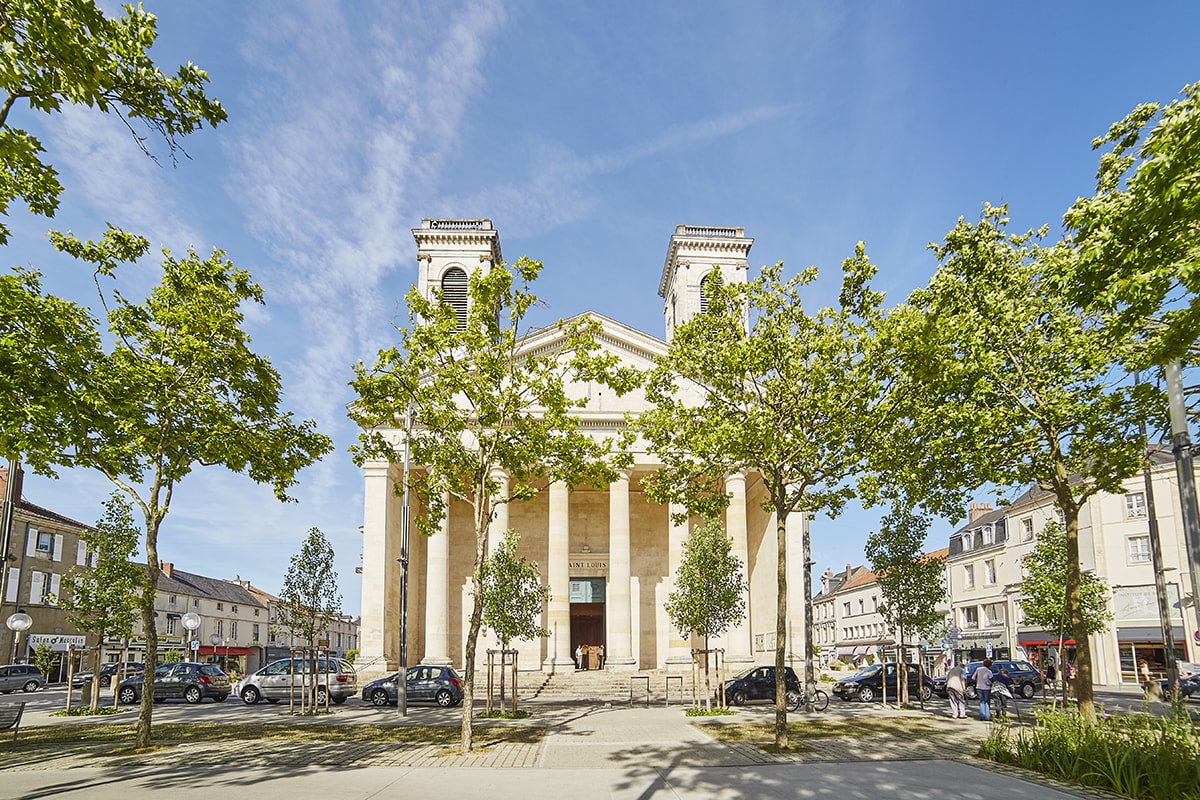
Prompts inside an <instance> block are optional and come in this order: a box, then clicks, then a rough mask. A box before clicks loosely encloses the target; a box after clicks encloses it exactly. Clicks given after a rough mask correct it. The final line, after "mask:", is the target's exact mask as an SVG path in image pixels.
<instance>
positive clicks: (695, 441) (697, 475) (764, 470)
mask: <svg viewBox="0 0 1200 800" xmlns="http://www.w3.org/2000/svg"><path fill="white" fill-rule="evenodd" d="M875 271H876V269H875V266H874V265H872V264H871V263H870V262H869V261H868V260H867V256H866V251H865V247H864V246H863V244H862V243H861V242H860V243H859V244H858V246H857V248H856V251H855V255H854V256H853V257H852V258H848V259H846V260H845V261H844V262H843V264H842V284H841V292H840V293H839V295H838V304H837V305H836V306H831V307H825V308H820V309H817V310H815V311H813V312H812V313H809V312H808V311H806V310H805V307H804V303H803V302H802V298H801V294H802V292H804V291H805V290H806V287H808V286H809V284H811V283H812V282H813V281H814V280H815V279H816V277H817V270H816V268H815V267H814V268H811V269H808V270H805V271H804V272H803V273H801V274H800V275H799V276H797V277H794V278H791V279H784V277H783V265H782V263H779V264H776V265H775V266H773V267H766V268H764V269H763V270H762V272H761V274H760V275H759V276H758V277H757V278H755V279H754V280H753V281H751V282H749V283H730V284H722V283H720V282H719V281H715V280H710V281H707V282H706V291H707V292H708V295H707V296H708V298H709V301H708V305H707V311H706V312H705V313H701V314H699V315H697V316H696V317H694V318H692V319H691V320H689V321H688V322H686V323H685V324H683V325H680V326H679V327H677V328H676V329H675V333H674V336H673V337H672V339H671V343H670V350H669V353H668V354H667V356H665V357H664V358H662V359H661V360H660V362H659V364H658V365H657V366H656V367H655V369H654V370H653V371H652V373H651V374H650V375H649V376H648V380H647V382H646V396H647V399H648V400H650V401H651V402H652V403H653V404H654V407H653V408H652V409H650V410H649V411H646V412H644V413H643V414H642V415H641V417H640V419H639V420H638V423H637V427H638V429H639V430H640V431H641V432H642V433H643V435H644V436H645V438H646V439H647V441H648V442H649V446H650V449H651V450H652V451H653V452H654V453H655V454H657V455H658V456H659V458H660V459H661V460H662V462H663V468H662V469H661V470H660V471H658V472H656V473H655V474H653V475H651V476H649V477H648V478H647V479H646V480H645V481H644V485H645V486H646V487H647V491H648V493H649V494H650V496H651V497H653V498H654V499H656V500H659V501H660V502H665V501H668V500H674V501H677V502H682V503H683V504H685V505H686V506H687V507H688V509H689V510H690V511H692V512H694V513H699V514H701V515H704V516H708V517H715V516H716V515H717V514H719V513H720V511H721V509H722V508H724V506H725V505H726V504H727V503H728V496H727V495H726V494H725V488H724V480H725V476H726V475H729V474H731V473H733V472H738V471H747V472H756V473H758V475H759V476H761V478H762V481H763V484H764V486H765V489H766V500H765V501H764V504H763V508H764V509H765V510H767V511H768V512H770V513H773V514H774V515H775V524H776V548H777V553H778V574H777V581H776V586H777V593H776V600H777V608H776V650H775V675H776V693H775V694H776V704H775V741H776V744H777V745H778V746H780V747H786V746H787V741H788V739H787V709H786V707H785V704H784V699H785V698H784V659H785V655H786V648H787V644H788V641H787V640H788V637H787V620H788V607H787V597H788V585H787V572H786V570H787V563H788V552H787V529H786V525H787V517H788V515H789V514H791V513H793V512H797V511H802V512H807V513H816V512H824V513H826V514H828V515H829V516H830V517H834V516H836V515H837V514H838V513H839V512H840V511H841V510H842V508H843V506H844V505H845V503H846V501H847V500H848V499H849V498H850V497H852V496H854V494H855V488H854V484H853V483H852V480H853V478H854V477H855V475H856V473H857V472H858V471H859V470H860V469H861V468H862V466H863V464H864V460H865V453H866V450H867V448H868V441H867V440H868V438H869V437H870V436H872V435H873V432H874V431H875V430H876V429H877V428H878V425H877V424H876V419H875V417H876V414H877V411H878V408H879V406H878V403H879V399H880V397H881V395H882V394H883V388H882V386H881V384H880V383H879V381H878V380H877V377H876V375H877V373H876V371H875V369H874V367H873V364H872V359H871V356H870V351H871V350H872V347H873V344H872V342H873V339H872V331H873V328H874V325H875V324H876V322H877V320H878V317H879V306H880V303H881V302H882V299H883V298H882V295H881V294H879V293H877V292H874V291H872V290H871V289H870V286H869V284H870V280H871V278H872V276H873V275H874V274H875ZM714 274H715V273H714ZM800 557H801V561H802V563H804V564H805V565H807V564H808V563H809V561H810V560H811V553H810V543H809V534H808V527H807V526H805V528H804V532H803V552H802V553H801V554H800ZM803 592H804V594H803V597H804V611H805V613H804V616H805V638H806V641H805V642H804V647H803V649H804V653H805V681H806V683H808V684H811V683H813V682H814V681H815V679H816V676H815V670H814V665H813V661H812V646H811V642H810V641H808V637H809V636H810V635H811V634H810V633H809V632H810V631H811V630H812V601H811V597H812V577H811V574H810V570H809V569H808V567H807V566H806V567H805V569H804V590H803Z"/></svg>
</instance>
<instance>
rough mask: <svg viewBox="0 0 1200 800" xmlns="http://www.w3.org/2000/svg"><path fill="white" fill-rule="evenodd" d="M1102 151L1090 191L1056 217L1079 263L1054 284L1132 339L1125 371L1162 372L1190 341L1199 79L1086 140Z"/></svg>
mask: <svg viewBox="0 0 1200 800" xmlns="http://www.w3.org/2000/svg"><path fill="white" fill-rule="evenodd" d="M1106 146H1111V147H1110V149H1109V150H1108V151H1107V152H1105V153H1103V154H1102V155H1101V157H1100V166H1099V170H1098V172H1097V180H1096V192H1095V194H1094V195H1092V196H1091V197H1082V198H1080V199H1079V200H1077V201H1076V202H1075V204H1074V205H1072V206H1071V208H1070V209H1069V210H1068V211H1067V213H1066V215H1065V217H1064V221H1065V222H1066V225H1067V227H1068V228H1069V229H1070V230H1072V231H1073V232H1074V237H1075V243H1076V245H1077V247H1078V250H1079V259H1078V260H1077V261H1076V262H1075V263H1074V264H1072V265H1071V266H1072V269H1071V270H1069V271H1067V272H1065V273H1064V274H1063V276H1062V278H1063V286H1064V288H1065V289H1066V290H1067V291H1068V292H1069V295H1070V297H1071V299H1072V300H1073V301H1074V302H1075V303H1076V304H1078V305H1079V306H1081V307H1083V308H1087V309H1091V310H1097V311H1104V312H1108V313H1111V314H1113V316H1111V317H1110V318H1109V319H1108V323H1109V324H1110V325H1115V326H1116V327H1117V328H1118V330H1119V331H1120V332H1121V333H1122V334H1124V335H1127V336H1131V337H1134V338H1135V339H1138V340H1140V341H1141V343H1142V346H1141V347H1137V348H1133V349H1131V351H1130V352H1129V353H1128V355H1129V356H1130V357H1131V359H1132V363H1133V365H1134V367H1135V368H1136V367H1144V366H1147V365H1150V364H1158V365H1162V364H1165V363H1167V362H1168V361H1169V360H1171V359H1175V358H1181V357H1184V356H1186V355H1187V354H1188V352H1189V351H1191V352H1193V353H1194V352H1195V348H1196V341H1197V340H1198V339H1200V258H1197V253H1198V252H1200V82H1198V83H1193V84H1191V85H1190V86H1185V87H1184V89H1183V96H1182V97H1180V98H1178V99H1176V100H1174V101H1173V102H1171V103H1169V104H1167V105H1165V106H1162V105H1160V104H1158V103H1144V104H1142V105H1139V106H1138V107H1137V108H1135V109H1134V110H1133V111H1132V112H1130V113H1129V115H1128V116H1126V117H1125V118H1124V119H1122V120H1120V121H1119V122H1116V123H1114V124H1113V125H1112V127H1110V128H1109V129H1108V132H1107V133H1106V134H1105V135H1104V136H1102V137H1100V138H1097V139H1096V140H1095V141H1093V142H1092V147H1093V148H1094V149H1100V148H1103V147H1106Z"/></svg>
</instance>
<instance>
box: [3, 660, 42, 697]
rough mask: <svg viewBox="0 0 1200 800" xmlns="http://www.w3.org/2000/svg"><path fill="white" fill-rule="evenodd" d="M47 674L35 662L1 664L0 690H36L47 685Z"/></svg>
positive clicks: (5, 692) (5, 691) (6, 692)
mask: <svg viewBox="0 0 1200 800" xmlns="http://www.w3.org/2000/svg"><path fill="white" fill-rule="evenodd" d="M45 685H46V676H45V675H43V674H42V671H41V670H40V669H38V668H37V667H36V666H35V665H33V664H5V665H3V666H0V692H3V693H4V694H8V693H9V692H12V691H16V690H17V689H20V690H21V691H23V692H36V691H37V690H38V689H41V688H43V687H45Z"/></svg>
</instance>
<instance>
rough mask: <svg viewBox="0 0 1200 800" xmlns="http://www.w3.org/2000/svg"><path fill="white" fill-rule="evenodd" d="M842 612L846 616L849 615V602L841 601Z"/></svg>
mask: <svg viewBox="0 0 1200 800" xmlns="http://www.w3.org/2000/svg"><path fill="white" fill-rule="evenodd" d="M842 613H843V614H845V615H846V616H847V617H848V616H850V604H849V603H842Z"/></svg>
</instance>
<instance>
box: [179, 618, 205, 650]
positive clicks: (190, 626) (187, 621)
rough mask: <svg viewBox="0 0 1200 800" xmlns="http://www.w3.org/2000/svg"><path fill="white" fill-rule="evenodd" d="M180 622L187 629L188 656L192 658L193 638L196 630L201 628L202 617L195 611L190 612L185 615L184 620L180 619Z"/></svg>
mask: <svg viewBox="0 0 1200 800" xmlns="http://www.w3.org/2000/svg"><path fill="white" fill-rule="evenodd" d="M180 622H182V623H183V627H185V628H187V632H188V656H189V657H190V656H191V654H192V637H193V636H194V635H195V633H196V629H197V628H199V627H200V615H199V614H197V613H196V612H195V611H189V612H187V613H186V614H184V615H183V618H182V619H180Z"/></svg>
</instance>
